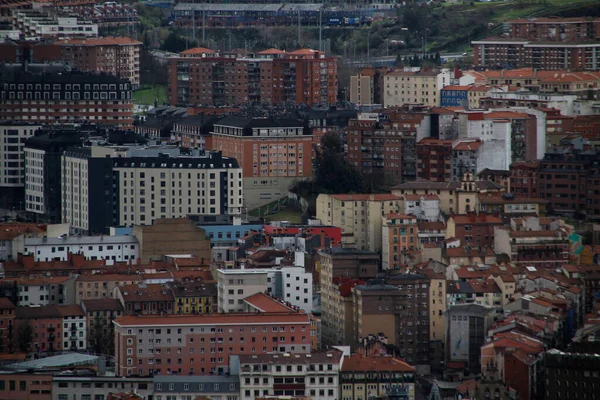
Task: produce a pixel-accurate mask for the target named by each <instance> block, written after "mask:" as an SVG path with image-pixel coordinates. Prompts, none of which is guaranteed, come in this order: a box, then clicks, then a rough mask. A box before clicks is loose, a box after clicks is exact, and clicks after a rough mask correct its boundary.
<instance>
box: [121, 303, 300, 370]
mask: <svg viewBox="0 0 600 400" xmlns="http://www.w3.org/2000/svg"><path fill="white" fill-rule="evenodd" d="M114 324H115V355H116V359H115V362H116V366H115V371H116V374H117V376H128V375H141V376H148V375H163V374H169V373H170V372H171V371H173V372H175V373H177V374H178V375H194V374H199V375H204V374H209V373H213V374H215V375H219V374H223V373H225V372H227V371H228V369H229V358H230V356H231V355H233V354H235V355H245V354H247V355H250V356H251V355H252V354H255V355H258V354H264V353H267V352H277V353H287V352H295V353H309V352H310V338H309V333H310V321H309V318H308V316H307V315H306V314H299V313H291V314H289V313H288V314H268V313H261V314H259V313H256V314H233V313H232V314H220V315H167V316H159V315H146V316H126V317H122V318H120V319H117V320H116V321H115V322H114ZM178 349H185V352H183V351H181V352H180V351H179V350H178Z"/></svg>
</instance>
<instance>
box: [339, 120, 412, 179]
mask: <svg viewBox="0 0 600 400" xmlns="http://www.w3.org/2000/svg"><path fill="white" fill-rule="evenodd" d="M401 126H403V125H400V124H391V123H384V122H382V121H377V120H374V119H367V118H361V116H360V115H359V118H357V119H351V120H350V121H348V127H347V129H346V133H347V142H348V161H349V162H351V163H352V164H354V165H355V166H356V167H357V168H358V169H359V170H360V171H361V172H362V173H363V174H365V175H367V176H370V177H371V178H372V179H381V180H383V182H384V183H385V184H387V185H396V184H400V183H403V182H406V181H409V180H413V179H414V178H415V167H416V149H415V144H416V132H415V129H411V128H408V129H407V128H404V127H401Z"/></svg>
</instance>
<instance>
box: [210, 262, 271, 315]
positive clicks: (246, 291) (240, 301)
mask: <svg viewBox="0 0 600 400" xmlns="http://www.w3.org/2000/svg"><path fill="white" fill-rule="evenodd" d="M268 275H269V273H268V271H267V270H264V269H219V270H217V286H218V288H219V297H218V303H219V312H220V313H222V312H225V313H231V312H243V311H244V298H246V297H248V296H252V295H253V294H256V293H265V292H267V290H268V282H267V278H268Z"/></svg>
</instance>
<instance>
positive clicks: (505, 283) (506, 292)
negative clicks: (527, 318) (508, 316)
mask: <svg viewBox="0 0 600 400" xmlns="http://www.w3.org/2000/svg"><path fill="white" fill-rule="evenodd" d="M493 279H494V281H496V284H497V285H498V287H499V288H500V291H501V292H502V305H505V304H507V303H509V302H510V301H511V298H512V297H513V295H514V294H515V289H516V287H517V282H516V280H515V277H514V276H512V275H511V274H502V275H496V276H494V277H493Z"/></svg>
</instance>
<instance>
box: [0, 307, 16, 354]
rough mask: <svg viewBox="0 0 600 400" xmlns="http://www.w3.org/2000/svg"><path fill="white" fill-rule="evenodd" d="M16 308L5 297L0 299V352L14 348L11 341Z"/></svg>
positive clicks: (14, 334)
mask: <svg viewBox="0 0 600 400" xmlns="http://www.w3.org/2000/svg"><path fill="white" fill-rule="evenodd" d="M16 308H17V307H16V306H15V305H14V304H13V303H12V301H10V300H9V299H8V298H7V297H2V298H0V337H2V341H1V342H0V351H1V352H2V353H4V352H5V351H7V350H9V349H11V348H14V344H13V343H12V339H13V338H15V336H16V332H15V318H16Z"/></svg>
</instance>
